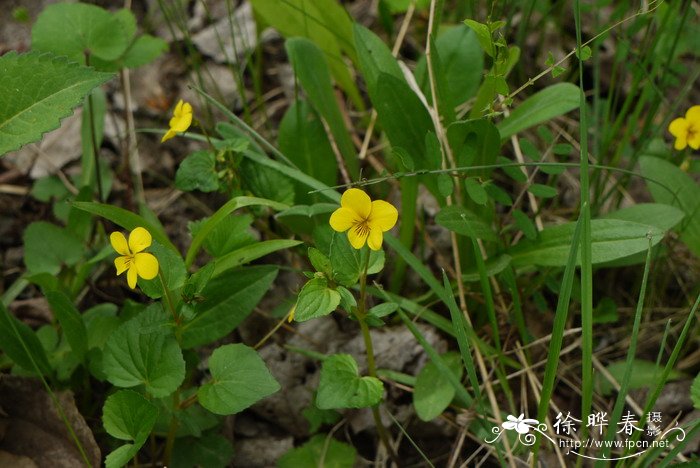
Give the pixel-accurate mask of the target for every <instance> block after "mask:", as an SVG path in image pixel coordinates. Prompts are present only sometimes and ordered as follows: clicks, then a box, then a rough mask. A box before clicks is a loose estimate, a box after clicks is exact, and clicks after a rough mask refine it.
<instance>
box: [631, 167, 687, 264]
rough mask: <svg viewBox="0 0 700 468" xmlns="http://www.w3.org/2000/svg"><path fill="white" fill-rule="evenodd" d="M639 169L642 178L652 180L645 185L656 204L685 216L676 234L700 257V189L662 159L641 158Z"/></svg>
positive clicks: (683, 173)
mask: <svg viewBox="0 0 700 468" xmlns="http://www.w3.org/2000/svg"><path fill="white" fill-rule="evenodd" d="M639 167H640V168H641V172H642V175H643V176H644V177H648V178H649V179H651V180H646V183H647V187H648V188H649V192H651V196H652V198H653V199H654V201H655V202H657V203H664V204H666V205H672V206H675V207H677V208H680V209H681V210H682V211H683V212H684V213H685V215H686V219H685V222H684V223H682V224H681V225H680V226H679V227H678V228H677V229H676V231H678V232H679V233H680V235H681V240H682V241H683V242H685V244H686V245H687V246H688V248H690V250H691V251H692V252H693V253H695V255H698V256H700V216H699V215H698V214H699V213H700V186H699V185H698V184H697V183H696V182H695V181H694V180H693V179H692V178H691V177H690V176H689V175H688V174H686V173H685V172H683V171H681V170H680V169H679V168H678V167H676V166H674V165H673V164H671V163H669V162H668V161H664V160H663V159H660V158H655V157H652V156H642V157H641V158H639ZM653 181H656V182H653ZM657 182H658V183H657ZM659 183H660V184H662V185H659Z"/></svg>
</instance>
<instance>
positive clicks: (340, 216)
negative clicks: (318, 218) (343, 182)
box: [330, 188, 399, 250]
mask: <svg viewBox="0 0 700 468" xmlns="http://www.w3.org/2000/svg"><path fill="white" fill-rule="evenodd" d="M398 217H399V212H398V211H396V208H394V205H392V204H391V203H387V202H385V201H383V200H375V201H372V200H371V199H370V198H369V195H367V194H366V193H365V192H363V191H362V190H359V189H355V188H352V189H350V190H347V191H345V193H343V197H342V198H341V199H340V208H338V209H337V210H335V211H334V212H333V214H332V215H331V219H330V224H331V227H332V228H333V229H335V230H336V231H338V232H345V231H348V240H349V241H350V245H352V246H353V247H354V248H356V249H361V248H362V246H363V245H365V242H367V245H369V248H370V249H372V250H379V249H381V248H382V240H383V238H384V236H383V234H382V233H384V232H386V231H388V230H389V229H391V228H393V227H394V225H395V224H396V220H397V219H398Z"/></svg>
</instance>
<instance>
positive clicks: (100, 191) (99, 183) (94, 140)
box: [85, 51, 105, 202]
mask: <svg viewBox="0 0 700 468" xmlns="http://www.w3.org/2000/svg"><path fill="white" fill-rule="evenodd" d="M85 65H87V66H88V67H89V66H90V53H89V52H87V51H86V52H85ZM88 111H89V112H90V115H89V116H88V117H89V118H88V120H89V121H90V140H91V143H92V155H93V157H94V158H95V179H96V180H97V194H98V195H99V197H100V201H101V202H102V201H104V199H105V197H104V190H103V189H102V178H101V177H100V155H99V154H98V152H99V150H98V148H97V131H96V130H95V107H94V105H93V103H92V92H91V93H90V94H88Z"/></svg>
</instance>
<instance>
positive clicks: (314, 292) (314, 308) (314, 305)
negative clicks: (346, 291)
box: [294, 278, 340, 322]
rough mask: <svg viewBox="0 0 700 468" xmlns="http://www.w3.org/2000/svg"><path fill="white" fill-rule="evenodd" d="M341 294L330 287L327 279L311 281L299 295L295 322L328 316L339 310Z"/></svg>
mask: <svg viewBox="0 0 700 468" xmlns="http://www.w3.org/2000/svg"><path fill="white" fill-rule="evenodd" d="M339 304H340V293H339V292H338V291H336V290H335V289H333V288H330V287H328V280H326V278H314V279H312V280H309V281H308V282H307V283H306V284H305V285H304V287H303V288H302V289H301V292H300V293H299V298H298V299H297V304H296V308H295V310H294V320H296V321H297V322H305V321H306V320H310V319H312V318H316V317H323V316H324V315H328V314H330V313H331V312H333V311H334V310H335V309H337V308H338V305H339Z"/></svg>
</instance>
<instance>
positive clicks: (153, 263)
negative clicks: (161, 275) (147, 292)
mask: <svg viewBox="0 0 700 468" xmlns="http://www.w3.org/2000/svg"><path fill="white" fill-rule="evenodd" d="M134 265H135V266H136V273H137V274H138V275H139V276H140V277H141V278H143V279H147V280H150V279H153V278H155V277H156V276H157V275H158V259H157V258H156V257H155V256H154V255H152V254H149V253H145V252H141V253H137V254H136V255H134Z"/></svg>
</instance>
